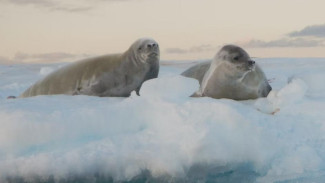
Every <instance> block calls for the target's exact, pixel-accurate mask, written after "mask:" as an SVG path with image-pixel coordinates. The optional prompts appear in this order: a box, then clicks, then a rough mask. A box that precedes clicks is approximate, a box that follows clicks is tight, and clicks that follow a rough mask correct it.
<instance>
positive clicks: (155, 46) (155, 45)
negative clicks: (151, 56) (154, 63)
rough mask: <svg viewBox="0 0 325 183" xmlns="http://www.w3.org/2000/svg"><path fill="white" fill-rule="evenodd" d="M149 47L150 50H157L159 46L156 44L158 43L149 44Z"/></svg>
mask: <svg viewBox="0 0 325 183" xmlns="http://www.w3.org/2000/svg"><path fill="white" fill-rule="evenodd" d="M147 47H148V48H157V47H158V44H156V43H148V44H147Z"/></svg>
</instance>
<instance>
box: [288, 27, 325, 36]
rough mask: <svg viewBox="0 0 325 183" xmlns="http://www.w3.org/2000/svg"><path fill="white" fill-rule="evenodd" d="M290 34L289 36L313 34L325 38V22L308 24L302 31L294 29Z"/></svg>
mask: <svg viewBox="0 0 325 183" xmlns="http://www.w3.org/2000/svg"><path fill="white" fill-rule="evenodd" d="M288 36H289V37H304V36H312V37H319V38H325V24H323V25H312V26H307V27H305V28H304V29H302V30H300V31H294V32H291V33H289V34H288Z"/></svg>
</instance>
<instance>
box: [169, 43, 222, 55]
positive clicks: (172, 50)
mask: <svg viewBox="0 0 325 183" xmlns="http://www.w3.org/2000/svg"><path fill="white" fill-rule="evenodd" d="M216 49H217V47H213V46H211V45H209V44H203V45H199V46H193V47H191V48H189V49H182V48H167V49H166V50H165V52H166V53H169V54H186V53H201V52H207V51H211V50H216Z"/></svg>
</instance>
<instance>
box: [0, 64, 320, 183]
mask: <svg viewBox="0 0 325 183" xmlns="http://www.w3.org/2000/svg"><path fill="white" fill-rule="evenodd" d="M256 61H257V63H259V64H260V66H261V67H262V68H263V70H264V71H265V74H266V76H267V78H269V81H270V84H271V86H272V88H273V91H272V92H271V93H270V94H269V96H268V97H267V98H260V99H256V100H248V101H234V100H229V99H218V100H217V99H211V98H206V97H204V98H191V97H188V96H189V95H191V94H192V93H193V92H194V91H196V90H197V89H198V87H199V84H198V82H197V81H196V80H193V79H189V78H185V77H182V76H180V75H179V74H180V73H181V72H182V71H184V70H185V69H186V68H188V67H190V66H191V65H193V64H195V62H199V61H195V62H193V61H182V62H180V61H162V63H161V70H160V74H159V78H158V79H154V80H150V81H147V82H145V83H144V85H143V87H142V89H141V91H140V94H141V96H137V95H136V94H135V93H132V95H131V97H129V98H100V97H91V96H64V95H57V96H37V97H32V98H24V99H6V97H7V96H9V95H15V96H17V95H19V94H20V93H21V92H23V91H24V90H25V89H26V88H28V87H29V86H30V85H31V84H32V83H34V82H35V81H37V80H38V79H40V78H42V77H44V76H45V75H46V74H48V73H50V72H52V71H53V70H55V69H57V68H59V67H61V66H63V65H64V63H57V64H25V65H24V64H22V65H0V77H1V80H0V127H1V128H0V182H23V181H25V182H28V181H30V182H46V181H47V182H51V181H52V182H53V181H54V182H55V181H57V182H59V181H61V182H69V181H70V182H73V181H74V182H96V181H97V182H99V181H100V180H106V181H108V182H110V181H132V180H133V181H134V180H135V181H140V182H141V180H143V181H142V182H144V180H149V181H153V182H157V181H160V182H324V181H325V133H324V132H325V113H324V109H325V93H324V91H325V84H324V79H325V74H324V71H325V59H322V58H300V59H297V58H270V59H257V60H256ZM76 180H79V181H76Z"/></svg>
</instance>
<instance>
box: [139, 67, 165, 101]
mask: <svg viewBox="0 0 325 183" xmlns="http://www.w3.org/2000/svg"><path fill="white" fill-rule="evenodd" d="M158 74H159V63H158V62H157V63H155V64H151V66H150V69H149V71H148V72H147V73H146V75H145V76H144V79H143V81H142V83H141V84H140V86H139V87H137V88H136V89H135V92H136V94H137V95H138V96H140V88H141V86H142V84H143V83H144V82H145V81H147V80H149V79H154V78H157V77H158Z"/></svg>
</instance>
